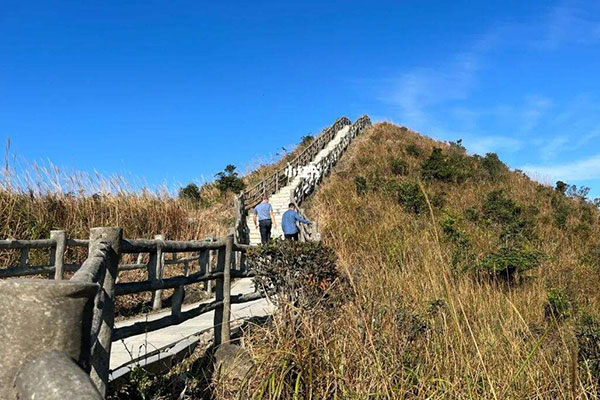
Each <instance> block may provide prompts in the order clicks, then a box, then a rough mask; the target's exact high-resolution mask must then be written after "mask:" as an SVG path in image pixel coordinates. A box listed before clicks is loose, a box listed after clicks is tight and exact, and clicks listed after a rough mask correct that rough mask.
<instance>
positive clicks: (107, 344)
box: [88, 227, 123, 396]
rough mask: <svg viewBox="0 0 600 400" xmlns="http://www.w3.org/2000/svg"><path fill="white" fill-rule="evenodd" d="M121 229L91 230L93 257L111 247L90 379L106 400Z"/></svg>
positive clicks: (97, 314) (96, 314)
mask: <svg viewBox="0 0 600 400" xmlns="http://www.w3.org/2000/svg"><path fill="white" fill-rule="evenodd" d="M122 239H123V229H121V228H108V227H103V228H92V229H91V230H90V245H89V250H88V254H89V255H91V254H92V253H93V252H94V250H95V249H96V248H98V246H99V245H100V244H101V243H102V242H104V243H107V244H109V245H110V247H109V253H108V257H107V260H106V264H105V265H106V270H105V272H104V274H103V275H104V276H103V279H102V280H101V281H100V280H99V281H98V283H99V284H100V291H99V292H98V295H97V296H96V299H95V301H94V317H93V321H92V327H91V336H90V343H91V352H90V364H91V371H90V377H91V378H92V382H94V384H95V385H96V388H97V389H98V391H99V392H100V394H101V395H102V396H105V395H106V387H107V386H108V373H109V367H110V348H111V344H112V331H113V327H114V321H115V280H116V277H117V274H118V269H119V259H120V256H121V240H122Z"/></svg>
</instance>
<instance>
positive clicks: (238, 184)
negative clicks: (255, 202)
mask: <svg viewBox="0 0 600 400" xmlns="http://www.w3.org/2000/svg"><path fill="white" fill-rule="evenodd" d="M235 169H236V167H235V165H232V164H228V165H227V166H226V167H225V169H224V170H223V171H221V172H219V173H218V174H216V175H215V176H216V177H217V187H218V188H219V190H220V191H221V193H225V192H228V191H232V192H234V193H239V192H241V191H242V190H244V186H245V185H244V182H243V181H242V179H241V178H239V176H238V173H237V172H236V170H235Z"/></svg>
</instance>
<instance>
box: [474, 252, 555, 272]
mask: <svg viewBox="0 0 600 400" xmlns="http://www.w3.org/2000/svg"><path fill="white" fill-rule="evenodd" d="M542 257H543V254H542V253H540V252H537V251H530V250H524V249H519V248H514V247H502V248H501V249H500V250H499V251H497V252H494V253H490V254H488V255H486V256H485V257H483V259H481V260H480V261H479V263H478V264H477V265H476V266H475V270H476V271H480V272H484V273H486V274H487V275H488V276H490V277H494V278H503V279H506V280H512V279H514V278H515V277H516V276H517V275H519V274H521V273H523V272H525V271H529V270H531V269H534V268H537V267H538V266H539V265H540V263H541V261H542Z"/></svg>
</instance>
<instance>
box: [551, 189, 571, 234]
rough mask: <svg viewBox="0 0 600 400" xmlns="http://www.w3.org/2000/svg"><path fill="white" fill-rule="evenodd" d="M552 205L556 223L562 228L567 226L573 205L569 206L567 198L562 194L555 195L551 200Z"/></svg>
mask: <svg viewBox="0 0 600 400" xmlns="http://www.w3.org/2000/svg"><path fill="white" fill-rule="evenodd" d="M550 205H551V206H552V217H553V219H554V223H555V225H556V226H557V227H559V228H562V229H564V228H566V226H567V220H568V218H569V214H570V213H571V206H569V203H568V201H567V199H566V198H565V197H564V196H561V195H554V196H553V197H552V200H550Z"/></svg>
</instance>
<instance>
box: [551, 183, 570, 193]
mask: <svg viewBox="0 0 600 400" xmlns="http://www.w3.org/2000/svg"><path fill="white" fill-rule="evenodd" d="M568 187H569V185H568V184H566V183H565V182H563V181H557V182H556V187H555V188H554V190H556V191H557V192H558V193H560V194H566V193H567V188H568Z"/></svg>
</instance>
